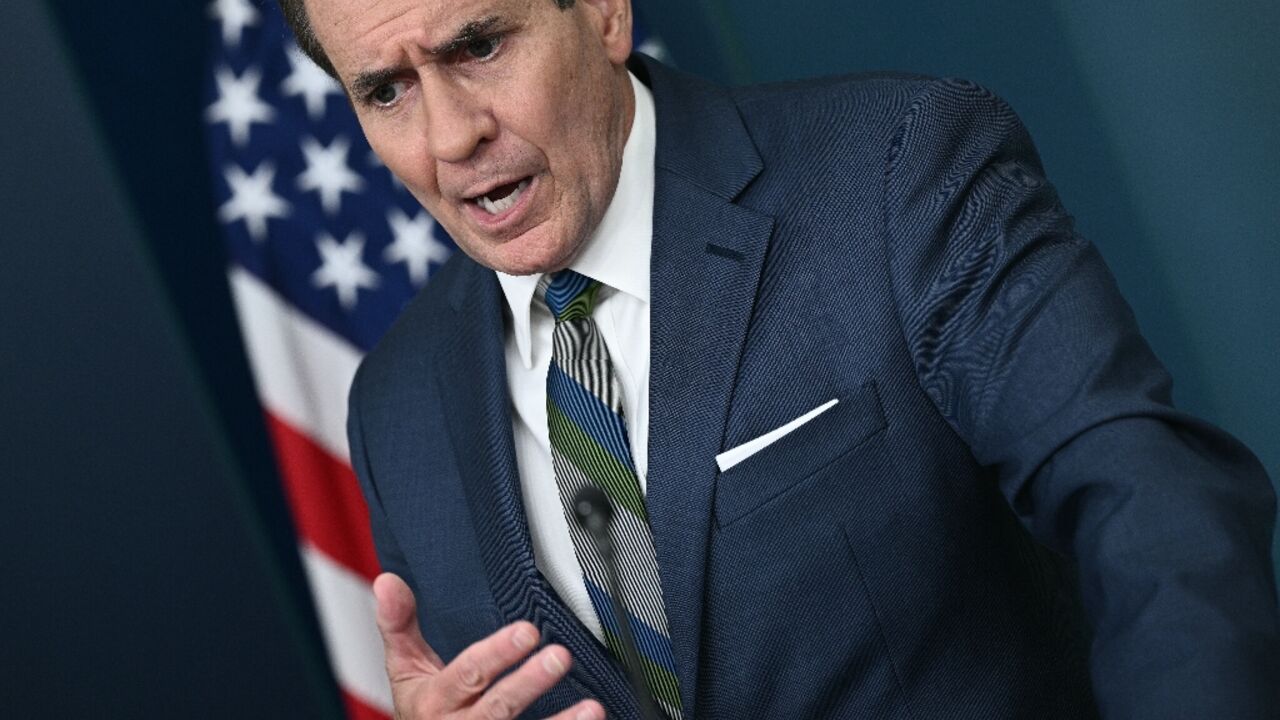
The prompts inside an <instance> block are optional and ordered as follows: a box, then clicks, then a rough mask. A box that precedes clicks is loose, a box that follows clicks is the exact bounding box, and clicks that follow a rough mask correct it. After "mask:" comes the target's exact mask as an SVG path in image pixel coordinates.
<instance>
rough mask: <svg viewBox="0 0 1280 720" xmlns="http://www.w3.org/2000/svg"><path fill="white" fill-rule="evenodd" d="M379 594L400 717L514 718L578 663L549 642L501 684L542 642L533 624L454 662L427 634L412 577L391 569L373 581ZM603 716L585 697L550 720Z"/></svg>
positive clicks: (493, 638)
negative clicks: (409, 580) (447, 659)
mask: <svg viewBox="0 0 1280 720" xmlns="http://www.w3.org/2000/svg"><path fill="white" fill-rule="evenodd" d="M373 594H374V596H375V597H376V598H377V600H378V630H379V631H380V632H381V633H382V642H383V646H384V651H385V653H386V662H387V677H388V678H389V679H390V680H391V697H392V700H393V702H394V704H395V713H396V718H397V719H398V720H436V719H437V718H459V719H461V718H482V719H483V720H505V719H506V718H514V717H515V716H517V715H519V714H520V713H521V712H523V711H524V710H525V708H527V707H529V705H530V704H532V703H533V702H534V701H535V700H537V699H538V698H539V697H541V696H542V694H543V693H545V692H547V691H548V690H550V689H551V688H552V687H553V686H554V685H555V684H556V683H557V682H559V681H560V678H562V677H564V675H565V673H567V672H568V671H569V666H570V664H571V663H572V662H573V659H572V657H570V655H569V651H568V650H566V649H565V648H563V647H561V646H559V645H549V646H547V647H545V648H542V649H541V650H539V651H538V652H537V653H535V654H534V655H533V656H532V657H529V658H528V659H527V660H525V661H524V663H523V664H521V665H520V667H519V668H518V669H517V670H516V671H515V672H512V673H511V674H509V675H507V676H506V677H503V678H502V679H501V680H497V682H495V680H496V679H497V678H498V676H500V675H502V674H503V673H504V672H506V671H507V669H508V668H510V667H512V666H513V665H515V664H516V663H517V662H520V661H521V660H522V659H524V658H526V657H527V656H528V655H529V653H530V652H531V651H532V650H533V649H534V648H536V647H537V646H538V629H537V628H536V627H534V626H533V624H532V623H528V622H517V623H512V624H510V625H508V626H506V627H504V628H502V629H501V630H499V631H497V632H495V633H494V634H492V635H490V636H489V637H487V638H485V639H483V640H480V641H478V642H476V643H475V644H473V645H471V646H470V647H468V648H467V649H466V650H463V651H462V653H460V654H459V655H458V657H456V658H455V659H454V660H453V662H451V663H449V664H448V665H446V664H444V662H442V661H441V660H440V656H439V655H437V654H436V652H435V651H434V650H432V649H431V646H430V645H428V644H427V642H426V640H424V639H423V637H422V633H421V631H420V630H419V628H418V614H417V607H416V603H415V601H414V598H413V592H412V591H411V590H410V589H409V586H408V585H406V584H405V582H404V580H401V579H400V578H399V577H398V576H396V575H393V574H391V573H383V574H381V575H379V576H378V577H377V579H375V580H374V581H373ZM603 718H604V708H603V707H601V705H600V704H599V703H598V702H596V701H594V700H583V701H582V702H580V703H578V704H576V705H574V706H573V707H570V708H568V709H567V710H564V711H563V712H560V713H557V714H556V715H555V716H553V717H552V718H549V720H603Z"/></svg>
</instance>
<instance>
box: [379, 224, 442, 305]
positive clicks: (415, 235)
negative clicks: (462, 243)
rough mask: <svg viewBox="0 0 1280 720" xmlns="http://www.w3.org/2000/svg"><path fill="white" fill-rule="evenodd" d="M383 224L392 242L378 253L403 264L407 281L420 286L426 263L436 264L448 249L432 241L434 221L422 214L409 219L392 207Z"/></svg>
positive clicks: (384, 257)
mask: <svg viewBox="0 0 1280 720" xmlns="http://www.w3.org/2000/svg"><path fill="white" fill-rule="evenodd" d="M387 224H388V225H390V226H391V232H392V234H394V235H395V236H396V239H395V242H393V243H391V244H390V245H388V246H387V249H386V250H384V251H383V252H382V257H383V259H384V260H386V261H387V262H389V263H394V262H402V263H404V264H405V266H406V267H407V268H408V269H409V279H410V280H412V281H413V284H414V285H416V286H417V287H422V285H423V284H424V283H426V281H427V270H428V268H429V265H430V263H436V264H437V265H439V264H441V263H443V262H444V261H445V260H448V259H449V255H450V252H449V248H448V246H446V245H445V244H444V243H442V242H440V241H439V240H437V239H436V238H435V233H434V232H433V231H434V230H435V227H436V221H435V219H434V218H432V217H431V216H430V215H428V214H427V213H426V212H419V213H418V215H417V217H414V218H412V219H410V218H409V216H408V215H406V214H405V213H404V212H403V211H402V210H400V208H392V209H391V211H390V212H388V213H387Z"/></svg>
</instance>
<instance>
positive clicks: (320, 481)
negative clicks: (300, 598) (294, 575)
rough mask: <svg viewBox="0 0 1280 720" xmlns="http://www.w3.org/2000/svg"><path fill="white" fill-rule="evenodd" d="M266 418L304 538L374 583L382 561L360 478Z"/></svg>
mask: <svg viewBox="0 0 1280 720" xmlns="http://www.w3.org/2000/svg"><path fill="white" fill-rule="evenodd" d="M266 416H267V430H268V432H270V434H271V443H272V445H274V446H275V449H276V461H277V464H278V465H279V467H280V474H281V476H282V477H283V479H284V489H285V494H286V495H287V496H288V499H289V506H290V507H291V508H292V509H293V520H294V523H295V524H296V525H297V527H298V534H299V535H300V536H301V537H302V538H303V539H305V540H306V541H307V542H309V543H311V544H312V545H314V546H315V547H316V548H317V549H319V550H320V551H321V552H323V553H324V554H326V555H328V556H329V557H331V558H333V560H334V561H335V562H337V563H339V564H341V565H343V566H345V567H346V568H347V569H348V570H350V571H351V572H354V573H358V574H360V575H362V576H363V577H364V578H365V579H367V580H369V582H373V578H375V577H377V575H378V572H379V569H378V557H377V555H376V554H375V553H374V551H373V535H372V533H371V532H370V530H369V509H368V506H367V505H365V503H364V496H363V495H361V494H360V485H359V483H358V482H357V480H356V474H355V472H353V471H352V470H351V466H350V465H348V464H347V463H345V462H343V461H341V460H339V459H338V458H336V457H334V456H333V455H331V454H329V453H328V452H327V451H325V449H324V448H322V447H320V446H319V445H317V444H316V443H314V442H312V441H311V438H309V437H307V436H306V435H303V434H302V433H300V432H298V431H297V430H295V429H293V428H292V427H291V426H289V425H288V424H286V423H285V422H283V421H281V420H280V419H279V418H277V417H275V416H274V415H272V414H271V413H269V412H268V413H266Z"/></svg>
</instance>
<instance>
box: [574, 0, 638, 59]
mask: <svg viewBox="0 0 1280 720" xmlns="http://www.w3.org/2000/svg"><path fill="white" fill-rule="evenodd" d="M578 3H580V4H581V5H583V9H584V10H586V11H587V12H588V13H590V14H591V15H592V18H591V19H592V23H593V24H597V23H598V24H597V27H598V28H599V30H600V42H601V44H603V45H604V49H605V53H606V54H607V55H608V56H609V60H610V61H611V62H612V63H613V64H614V65H622V64H623V63H625V62H626V61H627V58H629V57H631V0H578Z"/></svg>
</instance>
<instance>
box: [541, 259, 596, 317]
mask: <svg viewBox="0 0 1280 720" xmlns="http://www.w3.org/2000/svg"><path fill="white" fill-rule="evenodd" d="M599 290H600V281H599V280H592V279H591V278H589V277H587V276H586V275H583V274H581V273H576V272H574V271H573V270H561V271H560V272H557V273H554V274H551V275H544V276H542V280H540V281H539V282H538V293H537V296H538V298H539V299H540V300H542V301H543V302H544V303H546V306H547V307H548V308H549V309H550V310H551V314H552V315H554V316H555V318H556V322H566V321H569V320H577V319H580V318H588V317H591V310H592V309H593V308H594V307H595V304H596V294H597V293H598V292H599Z"/></svg>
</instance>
